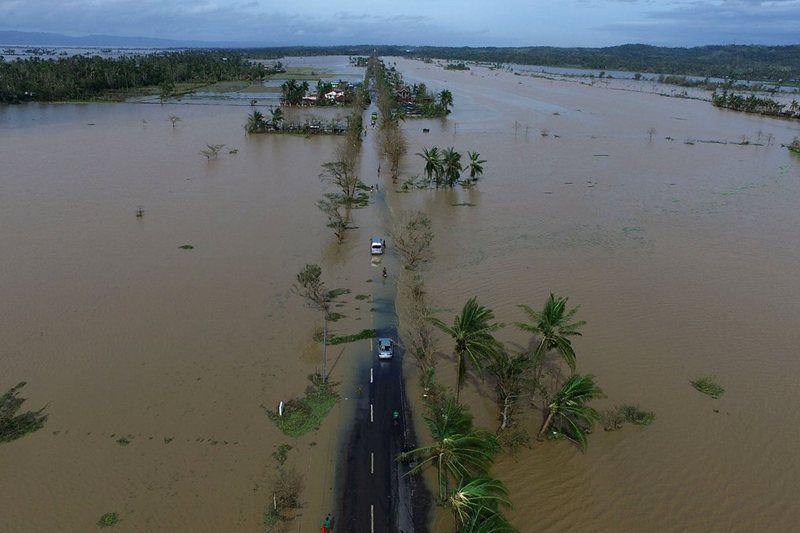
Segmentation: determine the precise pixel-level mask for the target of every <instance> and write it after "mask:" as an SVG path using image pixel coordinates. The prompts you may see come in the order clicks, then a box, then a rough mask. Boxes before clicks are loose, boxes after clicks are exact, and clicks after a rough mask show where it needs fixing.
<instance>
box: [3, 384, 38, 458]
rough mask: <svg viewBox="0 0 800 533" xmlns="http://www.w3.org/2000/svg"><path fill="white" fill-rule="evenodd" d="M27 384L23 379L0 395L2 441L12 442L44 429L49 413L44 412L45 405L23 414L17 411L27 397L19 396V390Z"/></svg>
mask: <svg viewBox="0 0 800 533" xmlns="http://www.w3.org/2000/svg"><path fill="white" fill-rule="evenodd" d="M24 386H25V382H24V381H22V382H20V383H18V384H17V385H16V386H14V387H11V388H10V389H8V391H6V392H5V393H4V394H3V396H2V397H0V443H2V442H11V441H12V440H17V439H18V438H20V437H23V436H25V435H27V434H28V433H33V432H34V431H37V430H39V429H42V427H43V426H44V423H45V421H46V420H47V415H46V414H42V413H43V412H44V410H45V407H42V408H41V409H39V410H38V411H26V412H24V413H22V414H19V415H18V414H17V412H18V411H19V410H20V408H21V407H22V404H23V403H25V398H20V397H19V396H18V393H19V390H20V389H21V388H22V387H24Z"/></svg>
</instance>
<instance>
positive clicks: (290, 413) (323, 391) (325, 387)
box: [267, 374, 339, 438]
mask: <svg viewBox="0 0 800 533" xmlns="http://www.w3.org/2000/svg"><path fill="white" fill-rule="evenodd" d="M308 379H309V381H311V385H309V386H308V387H306V395H305V396H304V397H303V398H293V399H291V400H289V401H288V402H286V404H285V405H284V408H283V416H280V414H279V413H278V411H272V410H267V416H268V417H269V418H270V420H272V421H273V422H275V425H276V426H278V429H280V430H281V431H282V432H283V433H284V434H286V435H288V436H289V437H295V438H297V437H301V436H303V435H305V434H306V433H310V432H312V431H316V430H317V429H319V426H320V424H322V421H323V420H324V419H325V417H326V416H327V415H328V413H329V412H330V410H331V409H333V406H334V405H336V402H337V401H338V400H339V394H338V393H337V392H336V383H332V382H327V383H326V382H323V380H322V378H321V377H320V376H318V375H317V374H311V375H309V376H308Z"/></svg>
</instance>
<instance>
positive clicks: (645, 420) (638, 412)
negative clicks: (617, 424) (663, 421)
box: [619, 405, 656, 426]
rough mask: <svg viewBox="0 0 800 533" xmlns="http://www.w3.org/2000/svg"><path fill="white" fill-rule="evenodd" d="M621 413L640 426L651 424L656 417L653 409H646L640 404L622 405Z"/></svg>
mask: <svg viewBox="0 0 800 533" xmlns="http://www.w3.org/2000/svg"><path fill="white" fill-rule="evenodd" d="M619 413H620V415H622V417H623V418H625V420H626V421H627V422H630V423H631V424H636V425H638V426H649V425H650V424H652V423H653V420H655V419H656V414H655V413H654V412H653V411H645V410H644V409H640V408H639V406H638V405H622V406H620V407H619Z"/></svg>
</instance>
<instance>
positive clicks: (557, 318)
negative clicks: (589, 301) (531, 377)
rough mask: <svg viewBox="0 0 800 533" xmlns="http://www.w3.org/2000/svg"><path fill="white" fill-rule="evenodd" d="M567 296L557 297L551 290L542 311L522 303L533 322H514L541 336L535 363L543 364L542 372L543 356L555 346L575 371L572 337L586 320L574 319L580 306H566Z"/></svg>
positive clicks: (523, 328) (522, 328)
mask: <svg viewBox="0 0 800 533" xmlns="http://www.w3.org/2000/svg"><path fill="white" fill-rule="evenodd" d="M567 300H568V298H566V297H556V296H554V295H553V293H550V297H549V298H548V299H547V301H546V302H545V304H544V308H543V309H542V310H541V311H534V310H533V309H531V308H530V307H528V306H527V305H520V306H519V307H521V308H522V309H523V310H524V311H525V313H526V314H527V315H528V317H529V318H530V319H531V321H532V322H533V323H532V324H526V323H524V322H515V323H514V325H515V326H517V327H518V328H519V329H521V330H523V331H529V332H531V333H533V334H534V335H538V336H540V337H541V339H540V340H539V345H538V346H537V347H536V350H535V352H534V357H535V361H536V364H537V365H538V366H539V367H540V368H539V374H541V364H542V360H543V359H544V356H545V355H546V354H547V352H548V351H550V350H552V349H555V350H556V351H557V352H558V353H559V355H560V356H561V358H562V359H564V362H565V363H567V366H569V368H570V370H572V371H573V372H574V371H575V349H574V348H573V347H572V341H571V340H570V337H572V336H575V335H580V332H579V331H578V328H580V327H582V326H583V325H585V324H586V322H585V321H583V320H580V321H578V322H571V320H572V318H573V317H574V316H575V313H577V312H578V309H580V306H578V307H573V308H572V309H570V310H567Z"/></svg>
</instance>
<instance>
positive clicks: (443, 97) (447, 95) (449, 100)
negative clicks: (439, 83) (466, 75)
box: [439, 89, 453, 115]
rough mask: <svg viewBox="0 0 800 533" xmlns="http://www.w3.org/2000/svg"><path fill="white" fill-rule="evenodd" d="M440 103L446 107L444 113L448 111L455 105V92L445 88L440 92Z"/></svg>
mask: <svg viewBox="0 0 800 533" xmlns="http://www.w3.org/2000/svg"><path fill="white" fill-rule="evenodd" d="M439 105H441V106H442V107H443V108H444V114H445V115H446V114H447V113H448V110H447V108H448V107H449V106H451V105H453V93H451V92H450V91H448V90H447V89H445V90H444V91H442V92H440V93H439Z"/></svg>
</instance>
